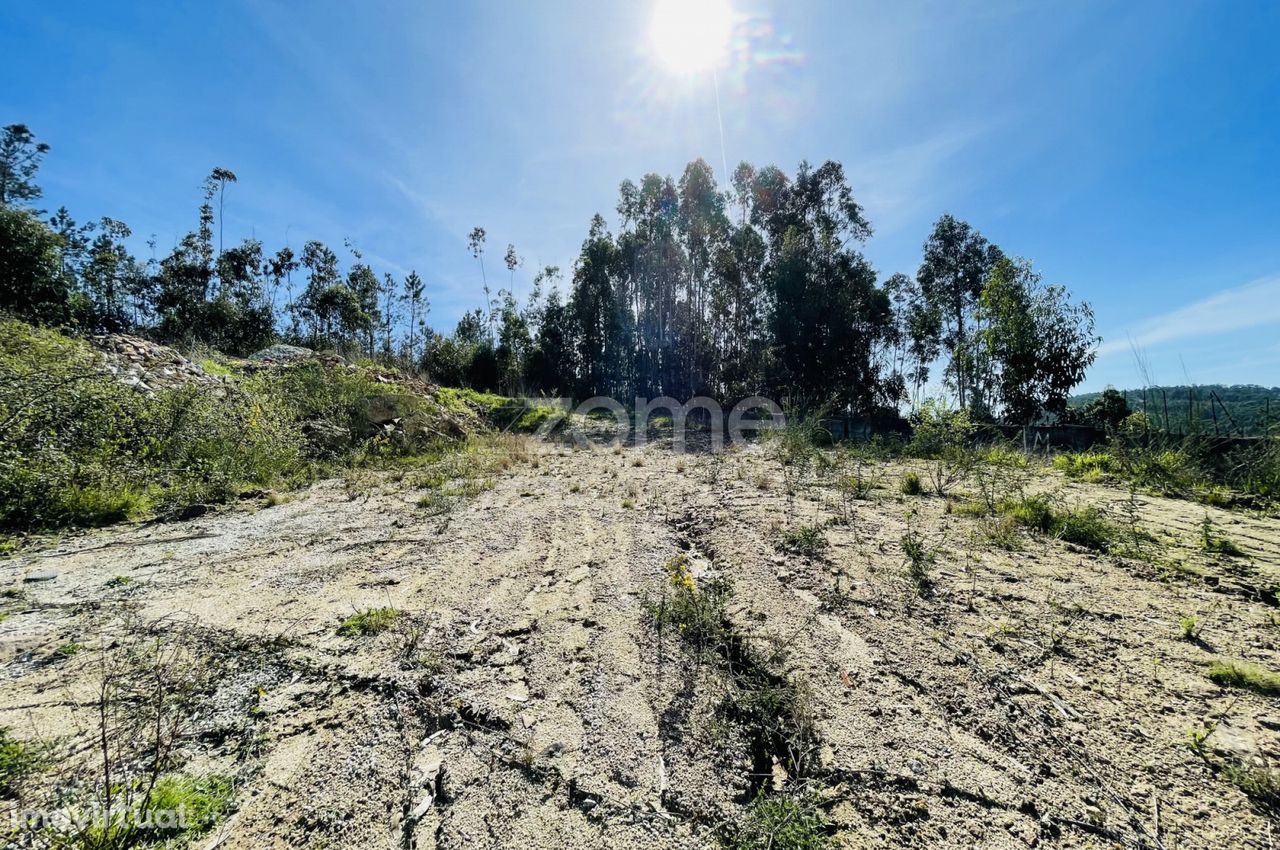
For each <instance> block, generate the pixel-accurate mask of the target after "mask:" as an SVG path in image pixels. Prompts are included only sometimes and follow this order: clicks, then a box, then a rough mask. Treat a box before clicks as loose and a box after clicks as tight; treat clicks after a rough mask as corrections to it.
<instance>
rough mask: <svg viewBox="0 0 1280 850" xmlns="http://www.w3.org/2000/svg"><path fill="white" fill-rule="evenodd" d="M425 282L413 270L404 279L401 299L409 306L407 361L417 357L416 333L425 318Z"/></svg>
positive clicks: (412, 360)
mask: <svg viewBox="0 0 1280 850" xmlns="http://www.w3.org/2000/svg"><path fill="white" fill-rule="evenodd" d="M425 293H426V284H424V283H423V282H422V278H420V277H418V273H417V272H415V271H411V272H409V274H408V276H406V277H405V279H404V295H403V296H402V297H401V300H402V301H403V302H404V303H405V304H407V305H408V307H409V362H411V363H412V362H415V361H416V359H417V351H418V348H417V342H418V334H419V331H420V329H421V325H422V323H423V322H424V321H425V319H426V310H425V309H424V308H425V307H426V297H425Z"/></svg>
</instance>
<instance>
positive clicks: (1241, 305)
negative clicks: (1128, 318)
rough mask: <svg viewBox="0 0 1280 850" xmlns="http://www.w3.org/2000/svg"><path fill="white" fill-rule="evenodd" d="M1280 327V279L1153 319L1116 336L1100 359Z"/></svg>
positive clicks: (1227, 291)
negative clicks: (1224, 334) (1251, 330)
mask: <svg viewBox="0 0 1280 850" xmlns="http://www.w3.org/2000/svg"><path fill="white" fill-rule="evenodd" d="M1274 324H1280V275H1277V276H1273V277H1266V278H1261V279H1259V280H1255V281H1253V282H1251V283H1247V284H1245V285H1244V286H1237V287H1235V288H1233V289H1224V290H1222V291H1221V292H1218V293H1216V294H1215V295H1211V296H1209V297H1208V298H1204V299H1201V300H1200V301H1196V302H1194V303H1192V304H1188V305H1186V306H1184V307H1179V308H1178V309H1176V310H1171V311H1169V312H1167V313H1162V314H1161V315H1159V316H1152V317H1151V318H1148V319H1144V320H1143V321H1141V322H1139V323H1137V324H1136V325H1135V326H1133V327H1132V328H1127V329H1123V330H1122V333H1120V334H1114V335H1112V336H1111V337H1110V338H1108V339H1107V341H1106V342H1104V343H1103V344H1102V345H1101V346H1099V348H1098V355H1099V356H1100V357H1103V356H1106V355H1109V354H1117V353H1123V352H1129V351H1131V350H1132V349H1133V348H1134V347H1138V348H1145V347H1148V346H1154V345H1159V344H1162V343H1169V342H1175V341H1177V340H1182V339H1191V338H1194V337H1205V336H1212V335H1215V334H1223V333H1230V332H1232V331H1241V330H1245V329H1248V328H1256V327H1261V326H1263V325H1274Z"/></svg>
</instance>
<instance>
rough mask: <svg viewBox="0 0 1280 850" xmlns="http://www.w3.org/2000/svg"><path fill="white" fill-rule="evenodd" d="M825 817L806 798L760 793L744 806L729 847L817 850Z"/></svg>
mask: <svg viewBox="0 0 1280 850" xmlns="http://www.w3.org/2000/svg"><path fill="white" fill-rule="evenodd" d="M825 827H826V821H825V819H824V818H823V816H822V813H821V811H819V809H818V808H817V807H816V806H815V805H813V803H812V802H810V801H809V800H807V799H804V798H799V797H793V796H788V795H766V794H761V795H759V796H757V797H756V798H755V800H753V801H752V803H751V805H750V807H749V808H748V809H747V816H746V820H745V822H744V823H743V824H742V826H741V827H740V828H739V829H738V832H737V834H736V836H735V838H734V841H733V843H732V846H733V850H821V848H823V847H825V846H826V837H825Z"/></svg>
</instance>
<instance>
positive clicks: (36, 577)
mask: <svg viewBox="0 0 1280 850" xmlns="http://www.w3.org/2000/svg"><path fill="white" fill-rule="evenodd" d="M57 577H58V571H57V570H37V571H36V572H34V573H27V574H26V575H25V576H23V577H22V580H23V581H31V582H36V581H53V580H54V579H55V578H57Z"/></svg>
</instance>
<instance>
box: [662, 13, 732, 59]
mask: <svg viewBox="0 0 1280 850" xmlns="http://www.w3.org/2000/svg"><path fill="white" fill-rule="evenodd" d="M732 23H733V22H732V16H731V15H730V12H729V2H728V0H657V4H656V6H655V7H654V10H653V23H652V25H651V26H650V27H649V40H650V43H651V44H652V45H653V50H654V53H655V54H656V55H657V57H658V61H659V62H661V63H662V65H663V67H665V68H666V69H667V70H668V71H671V72H672V73H676V74H693V73H696V72H698V71H705V70H707V69H709V68H711V67H713V66H714V65H715V64H716V63H718V62H719V61H720V58H721V57H722V56H723V55H724V53H725V50H726V49H727V48H728V46H729V36H730V34H731V30H732Z"/></svg>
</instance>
